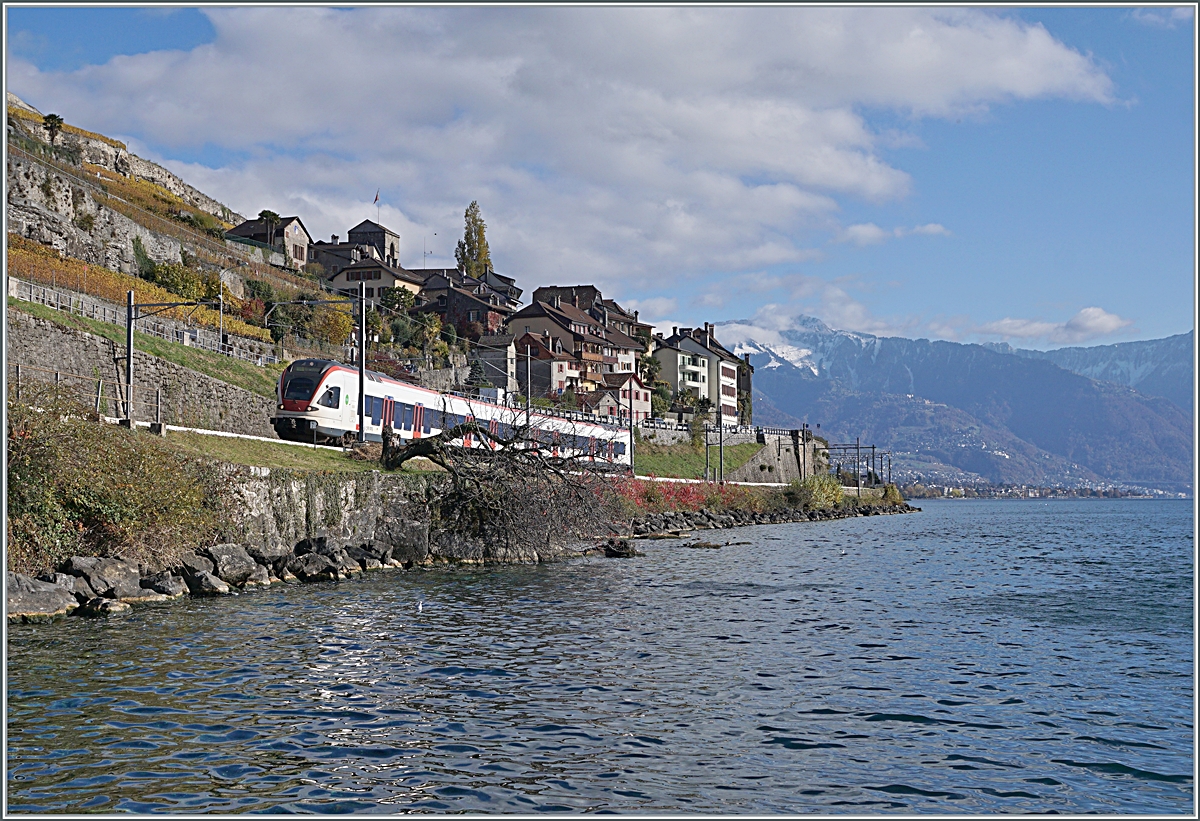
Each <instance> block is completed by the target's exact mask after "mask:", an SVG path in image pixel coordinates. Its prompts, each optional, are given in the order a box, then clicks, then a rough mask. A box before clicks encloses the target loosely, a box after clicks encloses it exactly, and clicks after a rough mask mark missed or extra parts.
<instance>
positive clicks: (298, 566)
mask: <svg viewBox="0 0 1200 821" xmlns="http://www.w3.org/2000/svg"><path fill="white" fill-rule="evenodd" d="M918 510H920V508H914V507H910V506H909V505H896V506H894V507H880V506H863V507H852V508H846V509H841V510H807V511H806V510H800V509H793V510H783V511H773V512H766V513H755V512H753V511H748V510H736V511H728V512H714V511H709V510H699V511H674V512H667V513H652V514H649V515H647V516H642V517H637V518H634V519H633V520H632V521H630V522H629V524H628V525H622V526H619V527H618V526H614V527H613V528H612V530H613V535H614V537H624V538H611V539H609V540H608V541H607V543H604V542H600V541H596V542H593V543H590V544H589V543H584V544H580V545H579V546H578V547H577V549H575V550H569V551H563V552H562V554H561V555H560V556H559V557H558V558H571V557H575V556H585V555H597V554H599V555H605V556H609V557H613V558H625V557H631V556H637V555H640V554H639V553H638V552H637V550H636V549H634V548H632V547H631V546H630V545H629V543H628V541H626V539H629V538H632V539H638V538H656V537H658V538H662V537H670V536H683V535H686V534H687V533H690V532H691V531H694V530H710V529H722V528H732V527H744V526H748V525H761V524H784V523H788V522H810V521H823V520H827V519H846V518H855V517H860V516H879V515H893V514H897V513H909V512H914V511H918ZM397 541H399V540H397ZM697 545H698V546H706V547H708V546H712V547H719V546H720V545H708V544H707V543H697ZM453 561H454V559H452V558H449V557H439V556H437V555H434V554H433V553H431V552H430V551H428V550H427V549H426V550H413V549H408V548H406V547H405V546H404V545H403V544H393V543H387V542H383V541H377V540H370V541H366V542H363V543H361V544H353V543H351V544H338V543H336V542H334V541H331V540H330V538H329V537H327V536H320V537H315V538H306V539H302V540H301V541H300V542H298V543H297V544H295V545H294V546H293V547H290V548H289V547H287V546H286V545H284V544H278V543H277V544H275V545H273V546H269V547H264V546H262V545H260V544H250V545H241V544H233V543H228V544H218V545H212V546H210V547H206V548H203V549H201V550H199V551H197V552H195V553H192V554H187V555H184V556H183V557H182V558H181V559H180V560H179V562H178V564H177V566H175V567H172V568H170V569H167V570H162V571H159V572H152V571H151V570H150V569H149V568H147V567H145V566H142V565H139V564H137V563H136V562H132V561H129V560H127V559H122V558H96V557H88V556H73V557H71V558H70V559H68V560H67V561H65V562H64V563H63V564H62V565H60V566H59V568H58V570H57V571H55V572H52V573H43V574H41V575H39V576H37V577H36V578H35V577H32V576H27V575H25V574H22V573H13V572H9V573H8V575H7V583H8V599H7V608H6V612H7V617H8V621H9V622H10V623H21V622H26V623H30V622H47V621H52V620H54V619H57V618H59V617H62V616H66V615H76V616H86V617H108V616H116V615H121V614H123V613H127V612H128V611H129V610H130V609H131V607H132V606H133V605H135V604H141V603H148V602H163V601H169V600H171V599H177V598H179V597H181V596H184V595H191V596H228V595H237V592H238V590H244V589H246V588H254V587H266V586H270V585H272V584H277V583H293V584H295V583H311V582H322V581H337V580H340V579H347V578H351V577H353V576H355V575H357V574H360V573H364V572H367V571H371V570H385V569H393V570H395V569H411V568H413V567H416V566H428V565H433V564H437V563H439V562H441V563H452V562H453ZM490 561H491V563H496V564H511V563H514V562H512V561H505V560H503V559H492V560H490Z"/></svg>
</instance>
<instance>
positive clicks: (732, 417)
mask: <svg viewBox="0 0 1200 821" xmlns="http://www.w3.org/2000/svg"><path fill="white" fill-rule="evenodd" d="M654 346H655V351H654V358H655V359H657V360H658V361H659V363H660V364H661V365H662V368H661V370H660V377H661V378H662V379H663V380H664V381H665V382H667V383H668V384H670V385H671V388H672V390H674V391H676V392H677V393H679V392H683V391H687V392H689V393H691V394H692V395H694V396H695V397H696V398H697V399H707V400H709V402H711V403H712V407H713V410H714V411H715V413H716V416H717V421H718V422H719V423H720V424H724V425H736V424H738V420H739V414H738V387H739V384H744V385H745V387H746V393H747V394H749V388H750V374H749V372H746V373H745V374H739V370H740V368H739V366H741V365H743V364H748V363H743V362H742V360H740V359H738V358H737V357H736V356H734V355H733V354H732V353H731V352H730V351H728V350H727V349H726V348H725V347H724V346H723V345H721V343H719V342H718V341H717V340H716V337H715V336H714V335H713V326H712V324H711V323H708V322H706V323H704V327H703V328H672V329H671V336H669V337H666V338H663V336H662V334H658V335H656V336H655V337H654Z"/></svg>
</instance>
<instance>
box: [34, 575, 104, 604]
mask: <svg viewBox="0 0 1200 821" xmlns="http://www.w3.org/2000/svg"><path fill="white" fill-rule="evenodd" d="M38 580H39V581H43V582H49V583H50V584H54V585H58V586H59V587H62V588H65V589H66V590H69V591H71V593H73V594H74V595H75V601H77V602H79V603H80V604H83V603H84V602H86V601H87V600H88V599H94V598H96V591H94V590H92V588H91V587H90V586H89V585H88V583H87V582H86V581H85V580H84V579H83V577H82V576H72V575H71V574H70V573H43V574H42V575H40V576H38Z"/></svg>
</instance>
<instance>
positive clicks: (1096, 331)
mask: <svg viewBox="0 0 1200 821" xmlns="http://www.w3.org/2000/svg"><path fill="white" fill-rule="evenodd" d="M1132 324H1133V320H1131V319H1124V318H1122V317H1120V316H1118V315H1117V314H1112V313H1109V312H1108V311H1105V310H1104V309H1103V308H1096V307H1090V308H1084V309H1082V310H1080V311H1079V313H1077V314H1075V316H1073V317H1071V318H1070V319H1068V320H1067V321H1066V322H1046V321H1043V320H1036V319H1013V318H1011V317H1005V318H1004V319H998V320H995V321H994V322H987V323H984V324H982V325H978V326H975V327H972V328H970V329H969V330H968V333H971V334H973V335H977V336H991V337H1000V338H1001V339H1005V340H1043V341H1046V342H1050V343H1052V344H1062V345H1076V344H1079V343H1080V342H1089V341H1092V340H1094V339H1100V338H1103V337H1106V336H1111V335H1112V334H1114V333H1116V332H1117V331H1120V330H1122V329H1124V328H1128V327H1129V326H1131V325H1132Z"/></svg>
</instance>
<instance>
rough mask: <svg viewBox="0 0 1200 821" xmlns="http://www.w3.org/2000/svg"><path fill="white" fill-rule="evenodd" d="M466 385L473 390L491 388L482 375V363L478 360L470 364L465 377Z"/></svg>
mask: <svg viewBox="0 0 1200 821" xmlns="http://www.w3.org/2000/svg"><path fill="white" fill-rule="evenodd" d="M467 384H468V385H470V386H471V387H473V388H490V387H492V383H491V382H489V381H488V380H487V377H486V376H484V374H483V363H482V362H480V361H479V360H478V359H476V360H475V361H474V362H472V363H471V372H470V373H469V374H468V375H467Z"/></svg>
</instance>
